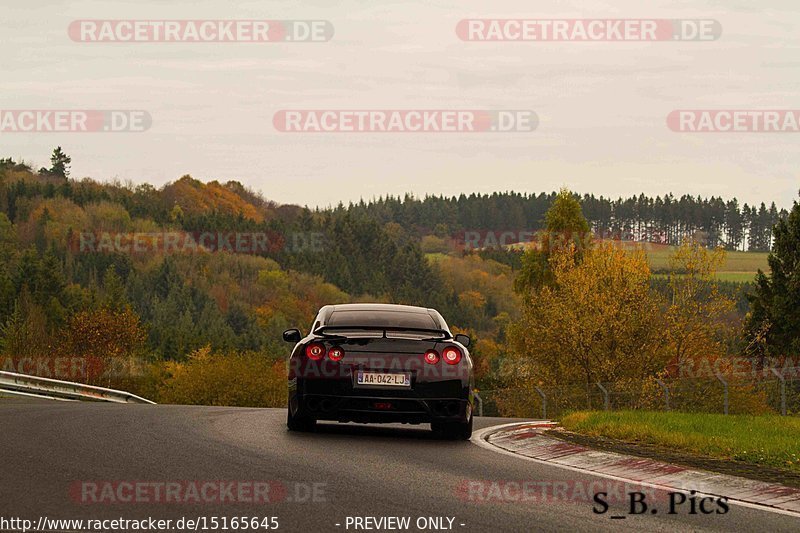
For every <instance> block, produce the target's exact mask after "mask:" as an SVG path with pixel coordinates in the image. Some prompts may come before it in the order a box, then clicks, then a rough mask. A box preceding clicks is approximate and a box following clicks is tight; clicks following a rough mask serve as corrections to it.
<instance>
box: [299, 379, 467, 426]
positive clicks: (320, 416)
mask: <svg viewBox="0 0 800 533" xmlns="http://www.w3.org/2000/svg"><path fill="white" fill-rule="evenodd" d="M420 385H422V384H417V386H416V388H415V389H405V390H387V389H358V388H353V387H352V386H349V384H347V383H341V382H339V383H337V382H335V381H334V382H330V381H327V380H323V381H320V380H312V381H304V380H298V381H297V383H296V386H295V387H292V386H291V385H290V388H289V409H290V410H291V411H292V414H293V415H295V416H301V417H308V418H314V419H316V420H332V421H337V422H364V423H368V422H371V423H391V422H401V423H409V424H424V423H429V422H466V421H468V420H469V417H470V415H471V413H472V394H471V392H470V388H469V384H464V383H462V382H461V381H459V380H455V381H447V382H438V383H426V384H424V386H420Z"/></svg>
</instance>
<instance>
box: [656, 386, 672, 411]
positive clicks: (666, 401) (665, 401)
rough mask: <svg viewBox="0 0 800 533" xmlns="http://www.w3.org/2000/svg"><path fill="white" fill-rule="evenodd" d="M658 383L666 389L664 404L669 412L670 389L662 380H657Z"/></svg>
mask: <svg viewBox="0 0 800 533" xmlns="http://www.w3.org/2000/svg"><path fill="white" fill-rule="evenodd" d="M656 383H658V384H659V385H661V388H662V389H664V404H665V405H666V407H667V411H669V387H667V384H666V383H664V382H663V381H661V380H660V379H656Z"/></svg>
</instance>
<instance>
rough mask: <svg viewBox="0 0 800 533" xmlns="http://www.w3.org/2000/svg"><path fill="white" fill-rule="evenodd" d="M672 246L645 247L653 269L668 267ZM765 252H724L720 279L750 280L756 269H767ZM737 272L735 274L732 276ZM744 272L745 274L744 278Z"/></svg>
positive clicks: (766, 254)
mask: <svg viewBox="0 0 800 533" xmlns="http://www.w3.org/2000/svg"><path fill="white" fill-rule="evenodd" d="M674 250H675V247H674V246H666V245H658V244H656V245H648V246H647V248H646V250H645V251H646V253H647V260H648V262H649V263H650V268H652V269H653V270H662V269H663V270H666V269H668V268H669V258H670V256H671V255H672V254H673V253H674ZM768 255H769V254H768V253H767V252H726V253H725V262H724V263H723V264H722V266H721V267H720V272H719V277H720V279H728V280H730V281H751V280H752V278H753V277H755V275H756V272H757V271H758V269H761V270H763V271H765V272H766V271H768V270H769V264H767V256H768ZM733 274H737V275H738V277H737V276H732V275H733ZM744 274H747V276H746V279H745V276H744Z"/></svg>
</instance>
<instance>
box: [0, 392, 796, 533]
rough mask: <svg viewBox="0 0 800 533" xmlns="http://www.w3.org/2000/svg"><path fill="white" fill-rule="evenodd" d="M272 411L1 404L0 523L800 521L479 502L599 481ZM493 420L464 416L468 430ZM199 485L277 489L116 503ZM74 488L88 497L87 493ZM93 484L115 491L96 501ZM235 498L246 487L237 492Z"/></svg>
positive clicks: (296, 527) (654, 527)
mask: <svg viewBox="0 0 800 533" xmlns="http://www.w3.org/2000/svg"><path fill="white" fill-rule="evenodd" d="M285 416H286V414H285V411H284V410H282V409H245V408H227V407H200V406H166V405H159V406H146V405H111V404H99V403H97V404H94V403H67V402H43V401H24V400H9V399H5V400H0V451H2V455H3V466H2V474H0V475H1V476H2V477H1V483H0V517H5V518H8V517H21V518H28V519H32V520H38V517H40V516H46V517H48V518H63V519H87V518H97V519H100V518H104V519H113V518H126V519H141V518H146V517H153V518H154V519H172V520H177V519H179V518H181V517H191V518H198V517H201V516H202V517H205V518H206V520H209V519H210V518H211V517H217V518H218V519H219V518H220V517H227V518H230V517H233V516H245V517H277V519H278V524H279V528H278V531H368V530H371V531H375V530H377V529H364V528H359V529H355V528H354V524H355V522H353V521H354V520H355V519H356V518H355V517H362V518H363V517H376V518H379V517H410V528H409V529H408V530H409V531H419V530H418V529H417V526H416V520H418V519H420V517H422V519H423V520H424V519H426V518H427V517H446V518H445V519H443V520H442V525H440V529H438V530H446V529H442V527H447V526H448V525H449V524H450V522H448V520H447V519H452V525H451V526H450V527H451V529H450V530H452V531H463V532H473V531H602V530H613V531H620V530H643V531H676V530H680V531H690V530H691V531H698V530H718V531H734V530H735V531H759V532H763V531H797V530H798V528H800V519H797V518H794V517H791V516H786V515H781V514H775V513H770V512H765V511H761V510H755V509H749V508H743V507H738V506H731V507H730V510H729V511H728V512H727V513H726V514H711V515H707V516H706V515H699V514H698V515H691V514H688V508H687V509H686V511H684V512H681V513H680V514H677V515H671V516H667V515H665V514H664V512H661V513H658V514H651V513H647V514H643V515H640V516H630V515H629V516H626V518H624V519H612V518H610V517H611V516H612V515H617V516H619V515H625V514H626V510H627V503H624V502H620V503H614V502H612V505H611V508H610V510H609V511H608V512H607V513H606V514H604V515H597V514H594V513H593V512H592V509H593V505H594V503H593V502H592V499H591V495H590V496H589V497H588V498H581V497H576V493H570V496H568V497H563V496H562V497H548V498H545V499H544V500H542V499H539V500H537V501H531V500H530V499H528V500H527V501H519V500H518V499H516V500H515V496H514V495H515V494H516V495H517V496H519V492H516V493H515V492H508V494H506V496H508V497H507V498H504V497H503V495H502V494H498V493H495V494H494V496H495V497H494V498H491V497H490V498H489V499H490V501H488V502H487V501H476V500H479V499H480V498H481V495H482V496H484V497H489V496H491V495H490V494H489V492H485V493H484V492H476V493H471V496H470V495H467V493H466V492H464V491H463V490H461V491H460V490H459V489H460V488H461V489H463V488H464V487H465V486H470V485H467V484H468V483H469V482H470V481H473V482H474V481H476V480H482V482H483V483H484V484H483V485H479V486H481V487H491V486H492V485H491V483H492V482H494V483H495V485H494V486H495V488H496V487H513V485H509V482H514V481H521V480H528V481H534V482H537V483H542V485H541V486H543V487H544V486H556V485H555V484H556V483H558V482H561V486H562V487H564V486H566V487H569V490H570V491H572V490H573V489H574V488H576V487H579V488H581V487H592V486H596V485H592V483H598V482H603V483H607V481H606V480H602V479H601V478H595V477H592V476H590V475H581V474H576V473H575V472H572V471H567V470H563V469H559V468H557V467H551V466H548V465H542V464H537V463H534V462H531V461H525V460H522V459H519V458H516V457H509V456H506V455H502V454H499V453H495V452H493V451H490V450H486V449H483V448H481V447H478V446H476V445H474V444H472V443H470V442H447V441H439V440H435V439H434V438H433V437H432V436H431V434H430V433H429V431H428V430H427V426H391V427H386V426H363V425H323V426H321V427H320V429H319V430H318V431H317V432H316V433H313V434H297V433H288V432H287V431H286V429H285ZM506 422H509V419H499V418H476V424H475V425H476V429H478V428H483V427H487V426H492V425H497V424H502V423H506ZM208 480H218V481H223V482H231V481H232V482H237V483H239V484H238V485H236V486H237V487H239V486H240V485H243V486H247V483H249V482H252V481H257V482H265V481H266V482H268V483H269V484H270V485H269V486H271V487H272V488H271V489H270V490H271V491H276V492H270V495H271V499H273V500H278V501H272V502H269V503H246V502H238V503H231V502H228V501H226V502H223V503H220V502H219V501H218V499H215V497H214V494H212V493H209V496H208V498H209V500H210V501H208V500H206V501H204V502H202V503H174V502H172V503H165V502H164V501H163V498H164V496H163V494H162V500H161V501H159V500H158V499H157V497H155V496H154V494H155V493H154V492H150V493H147V494H143V495H140V496H139V498H138V500H139V501H133V502H121V501H119V500H120V499H125V497H131V492H130V490H133V489H130V487H131V486H139V485H141V484H142V483H151V482H152V483H154V484H155V485H153V486H156V485H157V484H159V483H161V482H164V483H168V482H173V484H174V483H175V482H180V483H187V482H193V481H194V482H201V483H202V482H204V481H208ZM126 482H127V483H129V484H130V485H127V486H126V489H125V490H127V491H128V492H123V491H122V490H121V487H122V485H121V484H122V483H126ZM137 483H138V484H139V485H134V484H137ZM548 484H553V485H548ZM165 486H166V485H165ZM182 486H183V487H185V485H182ZM263 486H264V485H263V484H262V487H263ZM473 486H474V485H473ZM76 487H77V488H76ZM87 487H89V488H90V489H91V490H95V489H96V490H97V491H100V492H88V493H87V492H86V490H87ZM104 487H105V489H108V490H110V491H112V492H113V491H117V492H113V494H112V496H109V494H106V497H103V493H102V490H104ZM109 487H111V488H110V489H109ZM129 489H130V490H129ZM153 490H155V489H153ZM182 490H186V489H185V488H184V489H182ZM220 490H222V489H220ZM237 490H238V489H237ZM181 494H182V495H184V496H185V495H186V494H188V493H186V492H181ZM195 496H196V495H195ZM578 496H580V495H578ZM92 497H95V498H98V499H99V500H100V501H99V502H93V500H92ZM115 498H119V499H115ZM131 498H133V499H134V500H135V499H136V497H135V496H134V497H131ZM247 498H248V493H247V489H245V492H244V495H243V496H237V497H236V499H237V500H238V499H241V500H247ZM223 499H224V498H223ZM262 499H263V498H262ZM314 499H316V500H317V501H312V500H314ZM499 500H503V501H499ZM190 501H191V500H190ZM109 502H114V503H109ZM662 511H665V509H663V508H662ZM348 517H350V522H349V526H348ZM219 523H220V522H218V524H219ZM337 524H338V525H337ZM360 524H362V525H363V527H367V526H372V527H374V526H375V525H376V523H375V522H366V521H362V522H360ZM382 525H383V526H385V525H387V523H386V522H384V523H383V524H382ZM389 525H391V524H389ZM423 525H424V524H423ZM428 525H431V523H428ZM433 525H434V526H435V525H436V523H435V522H434V523H433ZM206 526H207V527H210V523H209V522H208V521H207V522H206ZM201 529H202V528H201ZM217 529H221V528H220V527H217ZM381 530H387V529H385V528H383V529H381ZM426 530H428V531H431V530H433V529H431V528H428V529H426ZM262 531H263V530H262Z"/></svg>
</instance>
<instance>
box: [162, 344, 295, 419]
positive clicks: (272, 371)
mask: <svg viewBox="0 0 800 533" xmlns="http://www.w3.org/2000/svg"><path fill="white" fill-rule="evenodd" d="M165 371H166V377H165V379H164V381H163V383H162V384H161V385H159V386H158V393H157V396H158V402H159V403H177V404H192V405H225V406H236V407H282V406H284V405H285V404H286V397H287V390H286V366H285V364H284V363H283V362H276V361H274V360H270V359H268V358H267V357H265V356H264V355H263V354H259V353H253V352H243V353H220V352H217V353H212V352H211V349H210V348H209V347H208V346H206V347H205V348H201V349H199V350H196V351H194V352H192V354H191V355H190V356H189V358H188V360H187V361H186V362H182V363H177V362H170V363H166V366H165Z"/></svg>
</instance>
